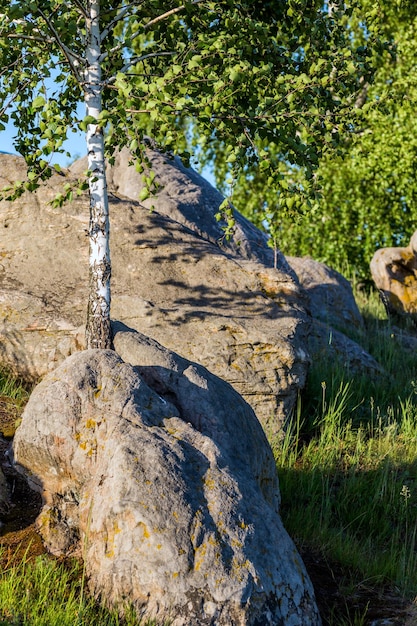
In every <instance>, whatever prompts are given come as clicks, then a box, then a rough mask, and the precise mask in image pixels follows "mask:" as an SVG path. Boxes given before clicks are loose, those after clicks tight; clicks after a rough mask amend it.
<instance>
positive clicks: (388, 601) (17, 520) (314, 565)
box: [0, 398, 417, 626]
mask: <svg viewBox="0 0 417 626" xmlns="http://www.w3.org/2000/svg"><path fill="white" fill-rule="evenodd" d="M18 417H19V416H18V414H17V410H16V408H15V407H13V403H12V402H10V400H9V399H4V398H0V465H1V467H2V469H3V473H4V475H5V476H6V479H7V481H8V484H9V488H10V491H11V495H12V502H11V506H10V507H9V510H8V511H7V512H6V514H5V515H3V517H2V520H1V521H2V522H3V525H1V524H0V572H4V571H5V570H6V569H8V568H9V567H11V566H13V565H14V564H17V563H19V561H20V560H21V559H23V558H24V559H26V560H30V559H33V558H35V557H36V556H39V555H40V554H43V553H45V552H46V551H45V548H44V547H43V544H42V541H41V538H40V536H39V534H38V533H37V531H36V525H35V520H36V517H37V515H38V513H39V511H40V508H41V498H40V496H39V495H38V494H36V493H35V492H33V491H32V490H31V489H29V487H28V486H27V484H26V482H25V481H24V480H23V478H22V477H21V476H19V475H18V474H16V472H15V471H14V470H13V468H12V467H11V466H10V464H9V462H8V459H7V455H6V452H7V449H8V448H9V446H10V444H11V442H12V436H13V430H14V425H15V423H16V420H18ZM5 435H7V436H5ZM299 551H300V554H301V556H302V558H303V560H304V563H305V565H306V568H307V571H308V573H309V575H310V578H311V580H312V583H313V586H314V589H315V593H316V599H317V603H318V606H319V609H320V613H321V616H322V619H323V626H327V625H328V624H338V623H341V624H345V625H346V626H348V624H350V623H351V624H353V623H354V620H355V617H356V618H357V617H359V616H363V615H364V614H365V612H366V611H367V613H366V620H365V621H364V622H361V623H363V624H364V626H365V625H368V626H415V625H417V606H416V605H415V604H412V603H410V601H407V600H405V599H404V598H403V597H402V596H401V595H400V593H399V592H398V591H396V590H395V589H392V588H388V587H378V588H375V587H371V586H370V585H368V584H366V582H358V583H356V584H352V582H351V581H352V574H351V572H349V571H348V570H346V569H343V568H342V567H341V566H340V565H338V564H336V563H331V562H330V561H329V560H328V559H326V558H325V557H324V556H323V555H321V554H320V553H319V552H316V551H312V550H310V549H309V548H308V547H306V546H299ZM51 558H53V557H51ZM0 584H1V579H0ZM357 623H358V622H357Z"/></svg>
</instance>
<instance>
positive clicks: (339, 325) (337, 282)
mask: <svg viewBox="0 0 417 626" xmlns="http://www.w3.org/2000/svg"><path fill="white" fill-rule="evenodd" d="M287 261H288V263H289V265H290V266H291V268H292V269H293V270H294V272H295V273H296V274H297V277H298V279H299V281H300V285H301V287H302V288H303V290H304V300H303V302H304V305H305V307H306V309H307V310H308V311H309V312H310V313H311V316H312V324H311V327H310V331H309V334H308V338H307V346H308V351H309V353H310V355H311V359H312V360H313V361H314V360H315V359H317V360H319V361H320V362H324V361H326V360H327V361H329V360H331V361H334V360H337V362H338V363H339V364H341V365H342V366H343V367H344V368H346V370H348V371H350V372H358V371H364V370H366V371H368V372H369V373H371V374H379V373H381V372H382V367H381V365H380V364H379V363H378V362H377V361H376V360H375V359H374V358H373V357H372V356H371V355H370V354H369V353H368V352H367V351H366V350H364V348H363V347H362V346H361V345H360V343H358V342H357V341H355V340H354V339H353V337H354V338H355V339H358V338H360V336H361V334H363V333H364V332H365V326H364V322H363V319H362V315H361V313H360V311H359V309H358V306H357V304H356V301H355V297H354V295H353V292H352V287H351V285H350V283H349V281H348V280H346V278H345V277H344V276H342V275H341V274H340V273H339V272H336V271H335V270H333V269H332V268H330V267H328V266H327V265H325V264H324V263H320V262H319V261H315V260H314V259H312V258H311V257H302V258H300V257H287Z"/></svg>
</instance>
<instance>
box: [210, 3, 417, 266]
mask: <svg viewBox="0 0 417 626" xmlns="http://www.w3.org/2000/svg"><path fill="white" fill-rule="evenodd" d="M416 13H417V8H416V6H415V5H414V3H408V2H402V3H392V2H385V1H380V2H378V3H377V4H375V3H374V2H369V1H368V0H361V1H360V2H359V3H357V4H356V6H355V8H354V10H352V11H351V13H350V14H349V15H347V14H345V15H344V20H345V28H346V32H349V34H350V40H349V41H345V45H346V44H348V45H350V46H351V48H352V53H353V54H355V53H357V52H358V50H364V48H365V47H366V53H367V58H366V61H367V63H366V65H364V66H363V69H364V70H365V71H363V72H362V73H360V72H359V73H358V74H357V76H356V79H357V94H356V96H355V97H354V99H352V95H351V93H350V92H348V93H347V100H346V104H347V105H348V106H349V107H350V111H349V113H350V116H347V117H346V120H348V123H347V124H346V123H345V124H344V125H339V126H338V127H337V137H336V139H337V141H334V140H333V138H334V137H333V136H332V131H331V130H330V132H329V135H328V137H327V139H328V141H327V144H326V146H325V150H323V152H322V155H321V158H320V164H319V167H318V169H317V170H316V173H315V180H316V184H317V188H318V189H319V190H320V198H319V201H318V202H317V203H316V205H315V206H314V207H313V211H312V210H308V211H305V210H301V211H294V201H293V199H292V198H291V197H290V198H288V197H285V196H283V195H282V194H277V193H276V192H275V190H271V189H270V188H269V186H268V182H267V179H266V177H265V176H263V175H262V172H256V173H253V174H251V175H250V176H249V177H247V178H246V177H245V176H241V177H240V178H238V180H237V183H236V188H235V196H234V201H235V204H236V206H237V207H238V208H239V209H240V210H241V211H242V212H243V213H245V214H246V215H247V216H248V217H250V218H251V219H252V220H255V221H256V222H257V223H258V225H259V226H261V227H263V228H265V229H266V230H267V232H268V233H269V234H270V235H271V243H272V244H274V243H276V245H278V246H279V247H280V249H281V250H282V251H283V252H284V253H286V254H290V255H291V254H292V255H308V254H309V255H311V256H313V257H314V258H316V259H319V260H322V261H324V262H326V263H329V264H330V265H333V266H336V267H338V268H339V269H342V268H347V267H348V266H349V267H350V269H351V270H352V269H354V270H356V271H357V272H358V273H359V275H360V276H362V277H369V262H370V259H371V258H372V256H373V254H374V252H375V250H376V249H377V248H380V247H384V246H397V245H404V244H407V243H408V240H409V238H410V236H411V234H412V233H413V231H414V230H415V229H416V221H415V206H416V200H417V182H416V181H417V176H416V174H417V171H416V167H417V165H416V163H417V160H416V149H417V143H416V137H417V134H416V130H417V127H416V124H417V122H416V118H415V115H414V113H413V111H414V110H415V107H416V99H417V77H416V76H417V75H416V72H415V45H416V41H417V39H416V37H417V21H416V20H417V17H416ZM378 42H382V43H378ZM370 44H372V45H370ZM344 54H346V52H344ZM368 55H369V56H368ZM337 96H338V97H341V98H344V97H346V96H345V94H343V92H342V91H341V90H338V91H337ZM349 121H350V123H349ZM281 168H282V170H283V171H284V172H285V173H286V175H287V176H288V178H289V180H293V181H296V182H297V183H298V185H300V187H301V189H303V186H304V177H305V175H306V171H305V169H303V167H297V166H296V167H294V166H293V165H291V166H290V165H289V164H287V163H285V162H282V163H281ZM217 173H218V178H219V183H220V184H223V185H224V181H225V167H224V164H223V162H222V161H221V162H220V167H219V166H218V167H217ZM307 173H308V171H307ZM265 216H266V219H265Z"/></svg>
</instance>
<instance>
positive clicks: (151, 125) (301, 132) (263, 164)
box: [0, 0, 364, 348]
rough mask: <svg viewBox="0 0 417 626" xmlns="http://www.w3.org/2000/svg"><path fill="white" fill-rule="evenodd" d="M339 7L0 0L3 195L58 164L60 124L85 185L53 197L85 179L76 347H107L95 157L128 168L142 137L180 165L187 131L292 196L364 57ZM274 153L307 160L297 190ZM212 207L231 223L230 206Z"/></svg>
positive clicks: (100, 193)
mask: <svg viewBox="0 0 417 626" xmlns="http://www.w3.org/2000/svg"><path fill="white" fill-rule="evenodd" d="M347 10H349V9H347V8H346V6H345V3H343V2H334V3H332V11H326V10H323V7H322V3H321V2H316V1H313V2H311V0H309V1H307V0H286V1H284V0H283V1H282V2H269V1H267V2H261V1H256V2H253V1H248V0H242V1H241V2H239V3H235V2H232V1H231V0H219V1H217V2H214V1H210V0H185V1H184V2H181V1H179V0H166V1H165V2H162V1H161V0H132V2H128V1H126V2H121V1H117V2H109V1H108V0H68V1H64V0H22V1H18V0H14V1H13V2H11V3H10V2H9V1H4V0H0V67H1V70H0V87H1V89H0V131H1V124H3V125H4V123H5V122H7V121H8V120H9V118H10V117H11V118H13V119H14V121H15V123H16V125H17V127H18V131H17V135H16V139H15V148H16V149H17V151H18V152H19V153H20V154H22V155H23V156H24V158H25V159H26V163H27V166H28V174H27V180H26V181H23V182H20V181H18V182H17V183H16V185H15V187H14V188H13V189H11V190H6V191H3V196H4V197H7V198H9V199H11V200H12V199H13V198H15V197H16V196H17V195H19V194H21V193H23V191H25V190H29V191H33V190H35V189H36V188H37V187H38V186H39V185H40V184H42V181H43V180H45V179H47V178H48V177H49V176H51V174H52V172H53V171H54V169H59V168H57V167H56V166H55V167H54V166H53V155H54V153H56V152H62V151H63V150H64V148H63V143H64V141H65V139H66V137H67V136H68V133H70V132H71V131H72V130H73V129H75V128H80V129H81V130H83V131H85V133H86V149H87V154H88V172H87V173H86V181H84V182H83V181H81V182H80V186H79V188H78V189H72V188H71V187H70V186H69V185H68V184H66V185H64V187H63V190H62V193H61V194H59V196H58V197H57V198H56V203H57V204H58V205H59V203H61V202H64V201H67V200H70V199H71V197H72V195H73V194H74V193H81V192H82V191H83V189H85V188H88V189H89V195H90V227H89V241H90V292H89V303H88V314H87V328H86V337H87V346H88V347H97V348H107V347H110V346H111V330H110V278H111V264H110V252H109V203H108V197H107V188H106V171H105V164H106V160H105V159H106V157H107V158H108V159H109V161H110V162H111V159H112V155H113V154H114V151H115V149H116V148H121V147H123V146H128V147H129V148H130V150H131V152H132V158H133V159H135V160H136V161H137V163H138V167H141V165H140V163H141V162H142V161H143V158H144V156H145V148H144V145H145V137H146V136H150V137H152V138H153V139H155V140H156V142H157V145H159V146H160V147H161V149H164V150H170V151H172V152H175V153H179V154H180V156H182V158H183V159H184V160H185V161H186V162H188V160H189V157H190V150H192V149H196V146H195V142H194V145H193V142H192V141H191V142H190V133H191V134H194V137H198V142H199V145H200V148H201V146H203V145H204V147H205V150H206V154H208V153H210V151H211V150H213V149H215V148H216V147H218V146H219V145H221V146H222V154H223V157H224V158H223V161H224V163H225V164H226V165H225V166H226V168H227V169H228V171H229V173H230V175H231V180H232V181H233V180H234V179H236V175H237V172H238V171H239V170H241V171H245V169H246V170H247V171H248V168H249V169H250V168H255V169H258V170H260V171H262V172H263V173H264V174H267V178H266V180H267V184H268V185H269V187H270V188H277V189H278V190H279V192H280V194H281V195H289V196H290V197H292V198H293V202H298V201H299V198H300V197H302V198H304V199H302V202H304V201H305V198H307V197H308V195H309V193H310V191H311V189H313V187H314V184H313V183H314V180H313V171H314V168H315V167H317V164H318V162H319V157H320V154H321V151H322V150H323V146H325V145H326V141H328V139H327V137H328V136H329V135H330V137H331V138H332V140H334V139H335V136H336V135H337V132H338V130H339V128H340V125H341V124H342V123H343V119H344V116H345V115H346V108H348V107H349V101H348V99H346V98H341V97H340V93H341V92H343V94H344V95H346V94H347V93H350V92H351V91H352V90H354V89H355V80H354V79H353V78H352V77H355V76H357V75H358V74H359V73H361V72H362V69H361V68H362V67H363V65H364V60H363V56H362V57H361V56H360V55H354V54H352V51H351V49H350V48H349V47H347V46H345V43H344V38H345V32H344V21H343V20H344V15H345V12H346V11H347ZM51 81H52V84H53V87H52V88H50V87H48V85H49V84H50V83H51ZM80 101H83V102H84V104H85V116H84V117H83V118H82V119H79V118H78V115H77V103H78V102H80ZM346 102H347V103H348V104H346ZM190 129H191V130H190ZM190 146H191V149H190ZM198 152H199V150H198V148H197V153H198ZM283 162H284V163H286V164H293V165H294V166H296V167H301V166H302V167H304V168H306V171H307V172H308V176H306V177H305V179H304V182H303V188H302V189H301V188H300V187H299V188H298V190H297V189H296V188H295V187H294V186H293V185H291V184H289V182H288V178H287V177H286V176H285V175H284V174H283V168H282V167H281V166H280V164H282V163H283ZM312 181H313V182H312ZM296 191H298V193H295V192H296ZM301 192H302V193H301ZM145 193H147V191H145ZM221 212H222V214H223V216H224V217H225V218H226V224H227V222H228V223H229V225H230V224H231V223H232V220H233V218H232V208H231V206H230V205H229V204H227V203H226V204H224V206H223V207H222V208H221Z"/></svg>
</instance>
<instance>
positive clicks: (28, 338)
mask: <svg viewBox="0 0 417 626" xmlns="http://www.w3.org/2000/svg"><path fill="white" fill-rule="evenodd" d="M158 158H159V157H158ZM0 163H1V168H0V187H3V186H4V185H5V184H8V183H9V184H10V182H13V180H16V179H18V178H20V179H24V175H25V173H24V172H25V170H24V162H23V160H22V159H20V158H18V157H14V156H8V155H2V156H1V157H0ZM169 163H170V164H169ZM169 163H168V165H165V166H163V167H162V165H161V170H162V171H163V172H165V174H164V176H165V179H164V180H163V181H162V182H161V185H163V184H164V185H165V186H163V187H162V188H161V190H160V192H159V194H158V195H157V196H156V198H154V199H153V200H152V201H153V203H154V204H155V207H156V209H155V210H154V211H153V212H150V211H149V210H148V209H147V208H145V207H144V206H142V205H140V204H139V203H138V202H133V201H129V200H126V199H123V198H120V197H116V196H112V200H111V207H110V213H111V250H112V264H113V275H112V317H113V319H117V320H120V321H122V322H124V323H125V324H126V325H128V326H129V327H131V328H134V329H136V330H139V331H141V332H143V333H144V334H146V335H149V336H151V337H152V338H154V339H156V340H157V341H159V342H160V343H161V344H163V345H165V346H167V347H168V348H170V349H172V350H175V351H176V352H178V353H179V354H181V355H182V356H184V357H186V358H189V359H190V360H192V361H197V362H199V363H201V364H203V365H204V366H205V367H207V368H208V369H209V370H210V371H212V372H213V373H215V374H216V375H218V376H219V377H221V378H224V379H225V380H227V381H228V382H229V383H230V384H231V385H232V386H233V387H234V388H235V389H236V390H237V391H238V392H239V393H240V394H241V395H243V396H244V398H245V399H246V400H247V401H248V402H249V404H250V405H251V406H252V408H253V409H254V410H255V412H256V414H257V416H258V418H259V419H260V420H261V421H262V423H263V425H264V427H265V429H266V430H267V432H268V433H271V434H276V433H277V432H279V431H280V428H281V424H282V422H283V420H284V416H285V415H286V414H288V412H289V411H290V410H291V408H292V407H293V406H294V404H295V400H296V397H297V392H298V390H299V388H300V387H302V386H303V385H304V382H305V376H306V371H307V365H308V357H307V354H306V349H305V345H306V334H307V331H308V327H309V319H308V317H307V315H306V312H305V310H304V306H303V304H302V300H301V298H300V289H299V286H298V283H297V280H296V278H295V277H294V273H293V271H292V270H291V269H290V268H289V266H288V265H287V263H286V261H285V259H284V258H283V257H282V255H281V256H279V267H278V269H274V268H273V267H272V263H273V255H272V251H271V250H270V249H269V248H268V247H267V246H266V242H265V238H264V236H263V235H262V234H261V233H259V231H257V230H256V229H254V228H253V226H251V225H249V224H248V223H247V222H246V220H244V218H242V217H239V216H238V222H239V231H238V234H237V235H236V238H235V241H234V242H233V241H232V242H231V243H230V244H225V243H224V242H223V244H219V243H218V241H217V240H218V235H220V234H221V230H219V226H218V224H217V222H216V220H215V218H214V213H215V212H216V211H217V208H218V203H219V201H220V200H221V196H220V195H219V194H217V192H215V190H213V189H212V188H211V187H210V189H211V191H210V193H209V192H207V194H206V186H207V185H208V183H205V182H203V181H202V179H201V178H200V177H198V175H197V174H196V173H195V172H192V170H186V171H185V170H184V168H182V169H181V168H180V166H179V165H178V164H177V163H176V162H169ZM155 167H156V166H155ZM164 168H168V169H167V170H165V169H164ZM169 168H171V169H169ZM132 169H133V168H132ZM186 175H188V176H189V178H188V182H187V178H186ZM71 176H72V175H71V174H70V173H68V174H67V175H66V176H60V175H58V174H57V175H56V176H54V177H53V178H52V179H51V180H50V181H48V183H47V184H46V185H45V187H42V189H40V190H39V191H38V192H37V193H36V194H27V195H24V196H22V197H21V198H20V199H18V200H16V201H15V202H14V203H13V204H11V203H6V202H3V203H1V204H0V209H1V212H0V215H1V218H0V249H1V259H0V265H1V272H0V319H1V322H0V358H1V360H2V361H3V362H6V363H8V364H9V365H11V366H12V367H13V368H14V369H15V370H16V371H17V372H18V373H19V374H26V375H28V376H30V377H32V378H37V377H39V376H42V375H44V374H45V373H46V372H48V371H51V370H53V369H54V368H55V367H56V366H57V365H58V364H59V363H61V362H62V361H63V360H64V358H65V357H67V356H68V355H70V354H72V353H73V352H75V351H77V350H79V349H80V348H82V347H83V346H84V324H85V318H86V303H87V288H88V242H87V237H86V232H87V228H88V219H89V218H88V212H89V209H88V198H87V197H86V196H82V197H80V198H75V199H74V201H73V202H72V203H71V204H68V205H66V206H64V207H63V208H62V209H53V208H52V207H51V205H50V201H51V200H52V199H53V198H54V197H55V195H56V193H57V192H58V191H60V190H62V184H63V183H65V182H67V181H71V180H73V179H72V177H71ZM161 176H162V174H161ZM170 177H171V178H172V185H171V186H169V184H168V183H169V179H170ZM196 181H197V182H198V184H197V182H196ZM198 185H201V188H200V187H199V186H198ZM164 190H165V191H164ZM163 191H164V194H165V195H163ZM203 192H204V193H203ZM160 194H162V195H163V197H162V199H161V207H162V208H164V207H165V208H166V210H167V212H171V213H172V215H173V216H174V217H173V218H172V217H169V216H167V215H163V214H162V213H161V212H160V211H159V206H160V205H159V195H160ZM175 194H176V195H175ZM175 207H177V208H175ZM165 208H164V210H165ZM181 215H185V217H184V219H182V218H181V219H180V217H181ZM181 220H182V222H183V223H181ZM184 220H185V221H184ZM193 220H194V221H193ZM193 224H194V226H193ZM216 229H217V230H216ZM239 241H240V245H239ZM271 255H272V256H271Z"/></svg>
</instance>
